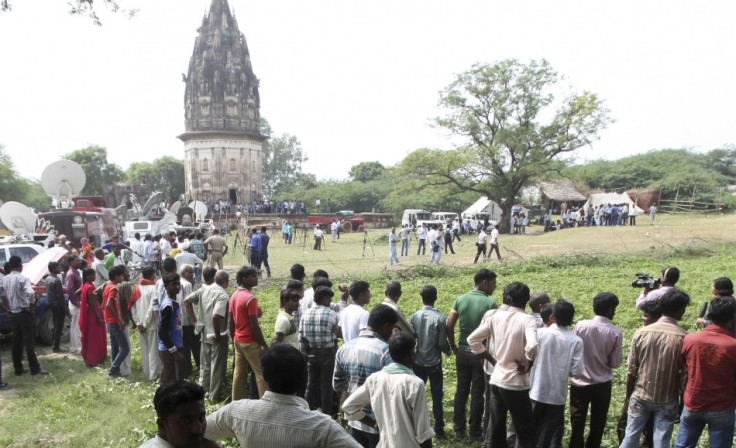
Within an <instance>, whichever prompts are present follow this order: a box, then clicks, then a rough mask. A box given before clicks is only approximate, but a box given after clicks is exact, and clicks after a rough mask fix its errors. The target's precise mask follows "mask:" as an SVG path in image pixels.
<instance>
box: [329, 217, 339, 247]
mask: <svg viewBox="0 0 736 448" xmlns="http://www.w3.org/2000/svg"><path fill="white" fill-rule="evenodd" d="M339 228H340V224H339V223H338V222H337V220H336V219H335V220H334V221H332V223H331V224H330V233H332V242H333V243H337V230H338V229H339Z"/></svg>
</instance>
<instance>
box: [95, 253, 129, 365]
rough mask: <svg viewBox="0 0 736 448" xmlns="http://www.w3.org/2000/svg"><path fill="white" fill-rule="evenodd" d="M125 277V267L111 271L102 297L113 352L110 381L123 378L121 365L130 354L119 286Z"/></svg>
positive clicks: (115, 267)
mask: <svg viewBox="0 0 736 448" xmlns="http://www.w3.org/2000/svg"><path fill="white" fill-rule="evenodd" d="M124 275H125V267H124V266H114V267H113V268H112V269H110V282H109V283H107V285H105V290H104V292H103V295H102V297H103V300H104V302H103V304H102V307H103V309H104V311H105V324H106V326H107V332H108V333H110V348H111V350H112V352H111V355H110V359H111V360H112V364H111V365H110V370H109V371H108V372H107V378H108V379H114V378H116V377H119V376H121V374H120V365H121V364H122V363H123V360H125V358H126V357H127V356H128V353H129V352H130V346H129V345H128V340H127V339H126V337H125V334H124V332H123V330H124V329H125V325H126V324H127V321H126V320H125V314H124V313H123V308H122V304H121V300H120V294H118V285H119V284H120V282H122V281H123V277H124Z"/></svg>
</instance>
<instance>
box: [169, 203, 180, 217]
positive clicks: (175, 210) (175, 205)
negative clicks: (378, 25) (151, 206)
mask: <svg viewBox="0 0 736 448" xmlns="http://www.w3.org/2000/svg"><path fill="white" fill-rule="evenodd" d="M179 207H181V201H176V202H174V203H173V204H171V208H170V209H169V211H170V212H171V213H173V214H175V215H176V214H177V213H178V212H179Z"/></svg>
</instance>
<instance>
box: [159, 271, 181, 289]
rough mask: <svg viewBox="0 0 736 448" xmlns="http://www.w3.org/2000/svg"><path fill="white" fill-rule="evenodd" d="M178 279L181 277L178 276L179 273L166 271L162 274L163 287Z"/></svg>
mask: <svg viewBox="0 0 736 448" xmlns="http://www.w3.org/2000/svg"><path fill="white" fill-rule="evenodd" d="M180 279H181V277H179V274H177V273H173V272H167V273H166V274H164V276H163V278H162V281H163V282H164V287H167V286H169V285H170V284H172V283H174V282H178V281H179V280H180Z"/></svg>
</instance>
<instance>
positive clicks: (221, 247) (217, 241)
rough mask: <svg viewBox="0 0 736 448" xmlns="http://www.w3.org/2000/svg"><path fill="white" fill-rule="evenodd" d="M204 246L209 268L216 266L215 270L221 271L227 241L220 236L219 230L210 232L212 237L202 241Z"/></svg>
mask: <svg viewBox="0 0 736 448" xmlns="http://www.w3.org/2000/svg"><path fill="white" fill-rule="evenodd" d="M204 246H205V247H206V248H207V253H208V254H209V259H210V267H211V268H214V267H215V265H217V269H222V257H224V256H225V254H227V241H225V238H223V237H221V236H220V230H219V229H215V230H213V231H212V236H211V237H209V238H207V239H206V240H205V241H204Z"/></svg>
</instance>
